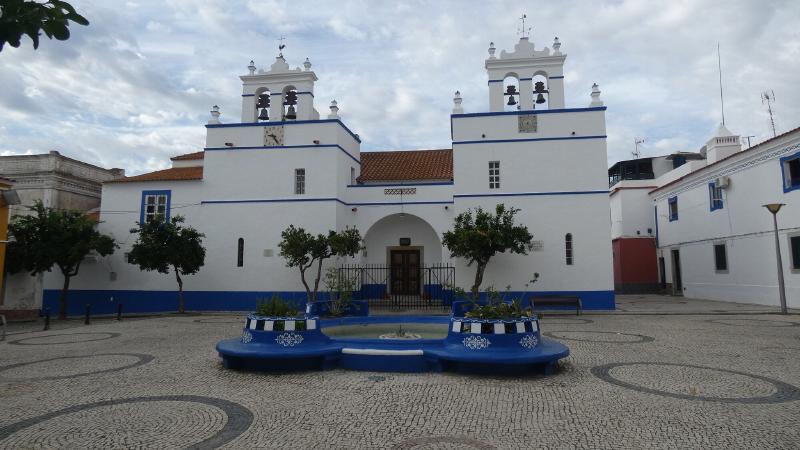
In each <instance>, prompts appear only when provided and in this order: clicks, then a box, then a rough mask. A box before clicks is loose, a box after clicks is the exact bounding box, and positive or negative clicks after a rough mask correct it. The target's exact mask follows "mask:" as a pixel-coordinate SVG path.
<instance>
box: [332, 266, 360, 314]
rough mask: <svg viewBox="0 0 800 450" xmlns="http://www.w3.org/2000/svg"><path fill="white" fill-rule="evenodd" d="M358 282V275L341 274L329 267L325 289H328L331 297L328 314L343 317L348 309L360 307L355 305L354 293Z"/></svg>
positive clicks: (334, 268)
mask: <svg viewBox="0 0 800 450" xmlns="http://www.w3.org/2000/svg"><path fill="white" fill-rule="evenodd" d="M357 282H358V274H355V275H352V276H351V275H348V274H347V273H346V272H342V273H340V272H339V270H338V269H337V268H336V267H328V269H327V270H326V271H325V287H327V288H328V294H329V296H330V301H329V302H328V314H330V315H331V316H341V315H342V314H344V313H345V312H347V310H348V308H352V307H357V306H358V305H356V304H355V303H353V291H354V290H355V288H356V286H357Z"/></svg>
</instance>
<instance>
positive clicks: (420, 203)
mask: <svg viewBox="0 0 800 450" xmlns="http://www.w3.org/2000/svg"><path fill="white" fill-rule="evenodd" d="M343 203H344V202H343ZM453 203H454V202H453V201H452V200H450V201H424V202H361V203H344V204H345V205H347V206H389V205H452V204H453Z"/></svg>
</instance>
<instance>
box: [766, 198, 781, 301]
mask: <svg viewBox="0 0 800 450" xmlns="http://www.w3.org/2000/svg"><path fill="white" fill-rule="evenodd" d="M783 205H784V203H770V204H767V205H763V206H764V208H767V210H768V211H769V212H770V213H772V224H773V225H774V228H775V255H777V258H778V293H779V294H780V298H781V314H786V285H785V284H784V282H783V261H782V260H781V241H780V240H779V239H778V211H780V210H781V207H782V206H783Z"/></svg>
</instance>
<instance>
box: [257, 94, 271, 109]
mask: <svg viewBox="0 0 800 450" xmlns="http://www.w3.org/2000/svg"><path fill="white" fill-rule="evenodd" d="M268 107H269V94H259V96H258V102H257V103H256V108H268Z"/></svg>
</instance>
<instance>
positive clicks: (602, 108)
mask: <svg viewBox="0 0 800 450" xmlns="http://www.w3.org/2000/svg"><path fill="white" fill-rule="evenodd" d="M607 108H608V107H606V106H593V107H590V108H564V109H541V110H538V109H531V110H526V111H498V112H484V113H465V114H451V115H450V117H451V118H461V117H483V116H519V115H522V114H560V113H572V112H591V111H605V110H606V109H607ZM214 126H219V125H214Z"/></svg>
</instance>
